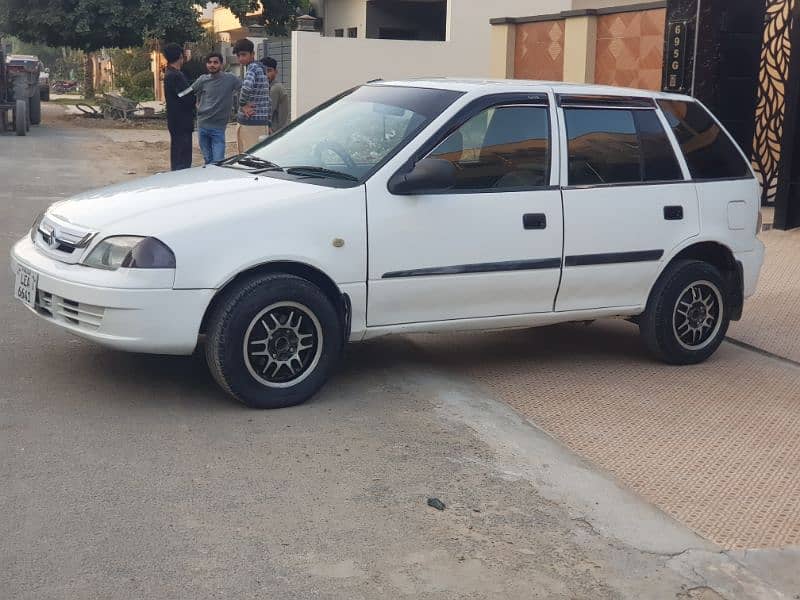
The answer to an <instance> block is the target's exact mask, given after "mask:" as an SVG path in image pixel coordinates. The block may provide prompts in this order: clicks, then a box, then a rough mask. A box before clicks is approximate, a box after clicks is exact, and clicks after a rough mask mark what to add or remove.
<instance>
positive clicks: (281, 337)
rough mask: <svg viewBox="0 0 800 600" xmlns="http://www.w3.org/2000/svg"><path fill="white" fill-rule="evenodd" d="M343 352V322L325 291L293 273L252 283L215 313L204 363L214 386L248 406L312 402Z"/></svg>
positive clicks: (241, 287)
mask: <svg viewBox="0 0 800 600" xmlns="http://www.w3.org/2000/svg"><path fill="white" fill-rule="evenodd" d="M341 351H342V323H341V320H340V318H339V315H338V314H337V311H336V309H335V308H334V306H333V305H332V304H331V302H330V300H329V299H328V298H327V297H326V296H325V294H324V293H323V292H322V291H321V290H320V289H319V288H317V287H316V286H314V285H313V284H312V283H310V282H308V281H306V280H305V279H301V278H299V277H295V276H292V275H279V274H276V275H261V276H256V277H253V278H251V279H247V280H245V281H243V282H242V283H240V284H238V285H236V286H235V287H233V288H232V289H230V290H228V291H226V292H224V296H223V297H222V298H220V300H219V302H218V303H217V305H216V306H215V308H214V309H213V312H212V314H211V316H210V319H209V325H208V330H207V336H206V346H205V352H206V362H207V363H208V367H209V370H210V371H211V374H212V375H213V376H214V379H215V380H216V381H217V383H218V384H219V385H220V387H222V389H224V390H225V391H226V392H228V393H229V394H230V395H232V396H233V397H234V398H236V399H237V400H239V401H240V402H242V403H243V404H246V405H247V406H249V407H251V408H259V409H269V408H284V407H287V406H294V405H296V404H301V403H303V402H305V401H306V400H308V399H309V398H311V397H312V396H313V395H314V394H315V393H316V392H317V391H318V390H319V389H320V388H321V387H322V385H323V384H324V383H325V382H326V381H327V380H328V378H329V377H330V374H331V372H332V371H333V368H334V367H335V365H336V363H337V361H338V359H339V356H340V355H341Z"/></svg>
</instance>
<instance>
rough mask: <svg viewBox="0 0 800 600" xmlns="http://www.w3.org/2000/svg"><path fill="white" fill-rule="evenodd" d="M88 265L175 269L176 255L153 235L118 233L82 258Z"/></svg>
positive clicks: (96, 266)
mask: <svg viewBox="0 0 800 600" xmlns="http://www.w3.org/2000/svg"><path fill="white" fill-rule="evenodd" d="M83 264H84V265H86V266H87V267H95V268H97V269H108V270H111V271H116V270H117V269H119V268H120V267H123V268H126V269H174V268H175V255H174V254H173V253H172V250H170V249H169V248H168V247H167V246H166V245H165V244H164V243H163V242H161V241H159V240H157V239H156V238H152V237H138V236H132V235H119V236H114V237H109V238H106V239H104V240H103V241H102V242H100V243H99V244H97V246H95V247H94V250H92V251H91V252H90V253H89V256H87V257H86V258H85V259H84V260H83Z"/></svg>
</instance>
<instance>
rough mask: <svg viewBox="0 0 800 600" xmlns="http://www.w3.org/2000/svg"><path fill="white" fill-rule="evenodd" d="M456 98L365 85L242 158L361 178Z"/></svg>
mask: <svg viewBox="0 0 800 600" xmlns="http://www.w3.org/2000/svg"><path fill="white" fill-rule="evenodd" d="M459 96H461V93H460V92H453V91H448V90H435V89H423V88H415V87H393V86H381V85H365V86H362V87H359V88H356V89H355V90H353V91H351V92H349V93H347V94H346V95H344V96H342V97H341V98H339V99H338V100H335V101H334V102H332V103H329V104H327V105H323V106H322V107H321V108H319V109H317V110H316V111H314V112H312V113H310V114H309V115H307V116H306V117H304V118H302V119H300V121H298V122H297V123H295V124H294V125H292V126H291V127H290V128H288V129H286V130H284V131H282V132H281V133H279V134H278V135H276V136H274V137H271V138H269V139H267V140H266V141H264V142H262V143H261V144H259V145H258V146H255V147H254V148H252V149H250V151H249V154H248V155H247V156H249V157H251V158H250V160H251V161H252V159H253V158H257V159H260V160H262V161H268V162H269V163H272V164H274V165H276V166H277V167H280V168H281V169H283V170H284V171H286V172H288V173H290V174H294V175H298V176H304V177H317V178H323V179H325V178H338V179H343V180H349V181H359V180H362V179H364V178H366V177H368V176H369V175H371V174H372V172H373V171H374V170H375V169H376V168H377V167H379V166H380V165H381V164H382V162H383V161H384V160H386V159H388V158H389V157H391V156H392V155H393V154H394V153H395V152H397V151H398V150H399V149H400V148H401V147H403V146H404V145H405V144H406V143H408V142H409V141H410V140H411V139H412V138H413V137H414V136H415V135H416V134H417V133H418V132H419V131H420V130H421V129H422V128H423V127H425V126H426V125H428V124H429V123H430V122H431V121H432V120H433V119H434V118H436V117H437V116H438V115H439V114H441V113H442V111H443V110H444V109H445V108H447V107H448V106H449V105H451V104H452V103H453V101H455V99H456V98H458V97H459Z"/></svg>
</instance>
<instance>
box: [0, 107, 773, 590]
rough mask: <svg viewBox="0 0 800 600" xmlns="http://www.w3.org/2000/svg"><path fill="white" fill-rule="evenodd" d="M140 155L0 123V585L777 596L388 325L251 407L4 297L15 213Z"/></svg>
mask: <svg viewBox="0 0 800 600" xmlns="http://www.w3.org/2000/svg"><path fill="white" fill-rule="evenodd" d="M47 109H48V111H51V110H54V107H50V106H48V107H47ZM55 109H57V108H55ZM47 115H48V113H47V112H46V114H45V123H47ZM162 150H163V149H162ZM159 151H161V150H159ZM142 160H144V159H143V158H142V150H141V147H134V148H133V149H132V148H131V147H130V146H128V145H126V144H120V143H118V142H114V141H113V136H112V135H110V134H106V133H104V132H103V131H102V130H98V129H92V130H81V129H76V128H62V129H59V128H57V127H52V126H47V125H45V126H43V127H40V128H35V129H33V130H32V132H31V135H30V136H29V137H24V138H17V137H14V136H11V135H4V136H0V173H2V184H0V223H2V230H1V231H0V271H1V272H3V273H6V275H5V276H2V277H0V315H2V322H3V326H2V330H1V333H0V381H2V386H1V387H0V456H2V461H0V565H2V567H0V598H3V599H9V600H10V599H14V600H21V599H28V598H30V599H36V600H42V599H60V598H69V599H77V598H81V599H84V598H87V599H88V598H102V599H137V600H138V599H141V598H148V599H161V598H164V599H174V598H187V599H193V600H200V599H206V598H237V599H246V598H283V599H290V598H348V599H350V598H399V597H408V598H504V599H505V598H548V599H552V598H587V599H588V598H591V599H603V598H632V599H633V598H636V599H640V598H648V599H659V598H709V599H710V598H720V597H726V598H776V599H777V598H785V597H788V596H785V595H782V594H781V593H780V592H778V591H777V590H774V589H772V587H771V585H770V584H769V583H768V582H766V581H765V580H764V579H763V578H761V577H759V576H757V575H755V574H753V573H751V572H750V571H748V570H747V569H745V568H744V567H743V566H742V563H741V562H736V561H734V560H733V559H732V558H731V557H730V556H729V555H727V554H726V553H723V552H720V551H719V549H717V548H715V547H714V546H712V545H711V544H709V543H707V542H705V541H703V540H702V539H700V538H698V537H697V536H695V535H694V534H692V533H691V532H689V531H687V530H686V529H684V528H683V527H682V526H681V525H679V524H677V523H676V522H674V521H672V520H671V519H669V518H668V517H666V516H665V515H664V514H663V513H661V512H659V511H657V510H656V509H654V508H653V507H651V506H649V505H647V504H646V503H644V502H643V501H641V500H640V499H639V498H638V497H637V496H635V495H633V494H632V493H630V492H628V491H626V490H625V489H622V488H620V487H619V486H618V485H617V484H616V483H614V482H613V481H612V480H611V479H609V478H608V477H606V476H605V475H604V474H602V473H597V472H595V471H593V470H592V469H591V468H590V467H589V466H587V465H586V464H585V463H583V462H582V461H581V460H579V459H577V458H575V457H574V456H573V455H571V454H570V453H568V452H566V451H565V450H564V449H563V448H562V447H561V446H559V445H558V444H557V443H555V442H554V441H553V440H552V439H550V438H549V437H548V436H546V435H545V434H543V433H542V432H541V431H539V430H538V429H536V428H535V427H533V426H531V425H530V424H528V423H527V422H526V421H524V420H522V419H521V418H520V417H519V416H517V415H516V414H515V413H513V412H512V411H511V410H509V409H508V408H506V407H505V406H504V405H501V404H499V403H497V402H495V401H493V400H492V399H491V398H487V397H485V395H483V394H482V393H481V392H479V391H478V390H477V389H476V388H474V387H473V386H472V385H471V383H470V382H469V381H468V380H462V379H458V378H456V377H455V376H454V375H452V374H445V373H443V372H438V371H437V370H436V369H435V368H434V367H431V366H430V365H429V364H427V363H426V360H425V358H424V355H423V354H422V353H420V352H418V351H416V350H415V348H414V347H413V345H411V344H409V343H407V342H406V341H405V340H404V339H403V338H396V339H389V340H383V341H376V342H372V343H369V344H366V345H363V346H359V347H352V348H351V349H350V350H349V352H348V355H347V357H346V358H345V360H344V362H343V365H342V368H341V372H340V373H339V374H338V376H337V377H336V378H335V380H334V381H332V382H331V384H330V385H328V386H327V387H326V388H325V390H324V391H323V392H322V393H321V394H320V395H319V396H318V397H317V398H315V399H314V400H313V401H312V402H310V403H308V404H306V405H304V406H300V407H296V408H292V409H287V410H281V411H273V412H253V411H249V410H246V409H244V408H242V407H241V406H239V405H237V404H236V403H235V402H233V401H232V400H230V399H229V398H227V397H226V396H225V395H224V394H222V393H221V392H220V391H219V390H218V389H217V388H216V386H215V385H214V384H213V382H212V381H211V379H210V377H209V375H208V374H207V372H206V369H205V366H204V365H203V364H202V362H201V361H199V360H198V359H196V358H194V357H187V358H167V357H152V356H138V355H130V354H123V353H118V352H113V351H110V350H106V349H103V348H100V347H97V346H94V345H92V344H90V343H87V342H84V341H81V340H78V339H74V338H72V337H70V336H68V335H66V334H64V333H62V332H61V331H59V330H57V329H56V328H54V327H51V326H49V325H47V324H46V323H44V322H42V321H40V320H38V319H36V318H35V317H34V316H33V315H31V314H30V313H29V312H28V311H27V310H25V309H24V308H23V307H22V306H21V305H19V304H17V303H16V302H14V301H13V300H12V298H11V286H12V281H11V278H10V276H9V275H8V274H7V273H8V258H7V256H8V251H9V249H10V247H11V245H12V243H13V242H14V241H15V240H16V239H17V238H18V237H20V236H22V235H24V234H25V233H26V232H27V230H28V227H29V225H30V223H31V221H32V220H33V218H34V216H35V215H36V214H37V213H38V212H39V211H40V210H41V209H43V208H44V207H45V206H46V205H48V204H49V203H50V202H52V201H54V200H56V199H58V198H60V197H65V196H67V195H69V194H72V193H75V192H78V191H81V190H84V189H87V188H90V187H93V186H95V185H98V184H102V183H107V182H110V181H113V180H119V179H125V178H128V177H130V176H129V175H127V168H131V170H139V172H140V173H141V172H143V170H144V169H145V167H144V166H143V165H142V164H141V161H142ZM104 161H105V162H104ZM137 161H138V162H137ZM431 496H435V497H438V498H440V499H441V500H442V501H444V502H445V504H446V505H447V508H446V509H445V510H444V511H442V512H439V511H437V510H434V509H432V508H430V507H428V506H427V505H426V500H427V498H428V497H431Z"/></svg>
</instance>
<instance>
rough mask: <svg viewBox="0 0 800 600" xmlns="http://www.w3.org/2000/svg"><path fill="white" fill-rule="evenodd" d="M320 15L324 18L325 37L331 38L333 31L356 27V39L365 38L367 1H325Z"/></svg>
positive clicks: (345, 30) (345, 33)
mask: <svg viewBox="0 0 800 600" xmlns="http://www.w3.org/2000/svg"><path fill="white" fill-rule="evenodd" d="M322 15H324V18H325V24H324V27H325V35H327V36H331V37H333V32H334V30H335V29H344V35H345V37H346V36H347V30H348V28H350V27H358V37H360V38H363V37H366V32H367V0H326V1H325V5H324V8H323V12H322Z"/></svg>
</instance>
